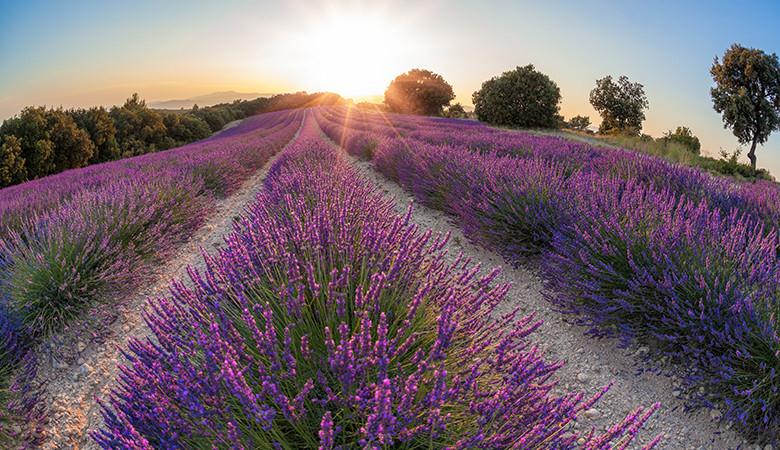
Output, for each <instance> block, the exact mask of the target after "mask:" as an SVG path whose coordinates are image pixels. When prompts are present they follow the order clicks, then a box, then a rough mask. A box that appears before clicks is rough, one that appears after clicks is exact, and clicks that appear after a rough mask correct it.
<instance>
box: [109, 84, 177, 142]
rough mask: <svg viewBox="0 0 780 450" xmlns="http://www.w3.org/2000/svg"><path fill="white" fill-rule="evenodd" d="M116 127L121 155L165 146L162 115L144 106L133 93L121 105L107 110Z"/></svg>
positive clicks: (142, 101)
mask: <svg viewBox="0 0 780 450" xmlns="http://www.w3.org/2000/svg"><path fill="white" fill-rule="evenodd" d="M109 115H110V116H111V119H112V120H113V121H114V126H115V127H116V139H117V142H118V143H119V148H120V149H121V150H122V154H123V156H134V155H141V154H144V153H148V152H153V151H156V150H159V149H161V148H165V143H166V139H165V138H166V129H165V124H164V123H163V118H162V115H161V114H159V113H158V112H156V111H153V110H151V109H149V108H147V107H146V102H145V101H144V100H142V99H141V98H140V97H139V96H138V94H133V95H132V96H131V97H130V98H128V99H127V101H125V104H124V105H122V106H121V107H116V106H114V107H113V108H111V111H110V112H109Z"/></svg>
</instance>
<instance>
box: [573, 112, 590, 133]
mask: <svg viewBox="0 0 780 450" xmlns="http://www.w3.org/2000/svg"><path fill="white" fill-rule="evenodd" d="M568 125H569V128H571V129H573V130H580V131H584V130H587V129H588V127H589V126H590V117H588V116H574V117H572V118H571V119H569V123H568Z"/></svg>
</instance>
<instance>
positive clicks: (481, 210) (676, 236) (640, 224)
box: [316, 108, 780, 441]
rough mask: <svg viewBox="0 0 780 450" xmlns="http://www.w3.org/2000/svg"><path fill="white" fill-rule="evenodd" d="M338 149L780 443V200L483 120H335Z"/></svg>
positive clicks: (764, 187) (330, 116)
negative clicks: (684, 373)
mask: <svg viewBox="0 0 780 450" xmlns="http://www.w3.org/2000/svg"><path fill="white" fill-rule="evenodd" d="M316 116H317V119H318V120H319V121H320V122H321V123H322V124H323V126H322V127H323V130H324V131H325V133H326V134H327V135H328V136H330V137H331V138H334V137H339V139H340V141H338V142H369V141H371V140H373V141H374V142H377V145H376V147H375V148H374V149H372V152H371V153H370V155H368V154H365V153H364V152H362V151H361V146H360V145H357V146H346V148H347V149H348V150H349V151H350V152H351V153H353V154H355V155H356V156H360V157H363V158H369V157H370V158H371V159H372V161H373V162H374V164H375V167H376V168H377V169H378V170H379V171H381V172H382V173H384V174H385V175H386V176H388V177H389V178H391V179H393V180H396V181H398V182H399V183H401V184H402V185H403V186H405V187H406V188H407V189H409V190H410V191H411V192H413V193H414V195H415V196H416V197H417V198H418V199H419V200H420V201H421V202H424V203H426V204H428V205H430V206H433V207H436V208H440V209H442V210H444V211H447V212H449V213H451V214H453V215H454V217H456V218H457V219H458V221H459V223H460V224H461V225H462V227H463V228H464V231H465V232H466V235H467V236H469V237H470V238H471V239H473V240H475V241H476V242H478V243H481V244H483V245H486V246H487V247H489V248H493V249H495V250H497V251H498V252H500V253H501V254H502V255H503V256H504V257H505V258H507V260H509V261H511V262H513V263H516V264H517V263H521V262H523V261H524V260H525V258H526V257H527V256H529V255H534V254H538V255H541V258H540V259H541V261H543V275H544V277H545V279H546V280H547V282H548V284H549V287H550V289H549V298H550V300H551V301H552V302H554V303H555V304H556V305H558V307H560V308H561V309H562V310H564V311H566V312H569V313H573V314H575V316H574V317H576V318H577V320H579V321H582V322H584V323H586V324H588V325H590V327H591V332H592V333H593V334H596V335H618V336H621V337H622V338H623V339H624V341H625V342H630V341H633V340H634V339H639V340H641V341H643V342H647V343H651V344H652V345H651V347H652V348H654V349H656V352H655V355H656V356H662V355H666V356H671V357H672V358H673V359H674V360H676V361H678V362H680V363H681V367H684V368H685V369H686V370H688V381H689V382H690V384H689V387H690V388H691V390H692V391H693V392H697V393H698V392H699V389H700V388H703V392H704V394H703V395H697V396H696V400H697V401H698V402H699V403H700V404H704V405H707V406H713V407H717V408H720V409H723V412H724V416H725V418H727V419H729V420H731V421H732V422H734V423H735V424H737V425H738V426H739V427H741V428H742V429H743V430H744V431H745V432H746V433H747V435H748V436H749V437H751V438H753V439H756V440H759V441H777V440H778V439H780V431H778V430H780V379H778V371H780V345H778V331H779V330H780V325H779V324H778V320H777V313H778V301H777V298H778V293H780V279H779V278H778V274H779V272H780V261H778V251H777V249H778V244H780V243H779V242H778V238H777V223H778V219H780V216H778V211H780V198H778V196H779V195H780V190H778V188H777V186H776V185H775V184H772V183H768V182H763V183H737V182H733V181H730V180H727V179H723V178H716V177H713V176H710V175H708V174H706V173H703V172H700V171H698V170H696V169H692V168H688V167H682V166H678V165H674V164H671V163H669V162H667V161H663V160H660V159H658V158H653V157H650V156H647V155H640V154H637V153H634V152H629V151H625V150H617V149H606V148H594V147H590V146H588V145H586V144H583V143H578V142H571V141H566V140H562V139H559V138H552V137H545V136H536V135H531V134H525V133H516V132H505V131H500V130H496V129H490V128H487V127H484V126H481V125H474V124H473V122H462V121H448V122H442V121H437V120H432V119H428V118H419V117H412V116H399V115H392V114H376V113H368V112H365V111H360V110H346V109H344V108H328V109H320V110H318V111H317V112H316Z"/></svg>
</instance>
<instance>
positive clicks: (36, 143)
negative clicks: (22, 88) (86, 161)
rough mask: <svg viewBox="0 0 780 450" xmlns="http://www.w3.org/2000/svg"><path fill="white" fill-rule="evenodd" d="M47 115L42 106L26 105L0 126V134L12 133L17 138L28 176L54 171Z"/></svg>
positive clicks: (42, 174)
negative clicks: (17, 114) (16, 115)
mask: <svg viewBox="0 0 780 450" xmlns="http://www.w3.org/2000/svg"><path fill="white" fill-rule="evenodd" d="M47 115H48V113H47V110H46V108H44V107H38V108H35V107H28V108H25V109H23V110H22V112H21V114H19V116H18V117H14V118H12V119H8V120H6V121H5V122H3V125H2V126H0V135H2V136H9V135H13V136H15V137H16V138H18V139H19V142H20V144H21V154H22V158H23V159H24V161H25V166H26V167H27V174H28V176H32V177H36V176H44V175H48V174H50V173H52V172H53V171H54V148H53V145H52V142H51V140H49V129H48V128H49V125H48V119H47Z"/></svg>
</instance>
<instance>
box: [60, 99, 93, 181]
mask: <svg viewBox="0 0 780 450" xmlns="http://www.w3.org/2000/svg"><path fill="white" fill-rule="evenodd" d="M49 130H50V131H49V139H50V140H51V143H52V147H53V148H54V149H55V151H54V171H55V172H62V171H63V170H68V169H76V168H78V167H83V166H86V165H87V162H89V160H90V159H91V158H92V155H93V154H94V153H95V145H94V144H93V143H92V141H91V140H90V138H89V134H88V133H87V132H86V131H84V130H82V129H81V128H79V127H78V125H76V122H74V121H73V119H72V118H71V117H70V116H69V115H68V114H67V113H65V112H64V111H62V110H61V109H57V110H52V111H50V112H49Z"/></svg>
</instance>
